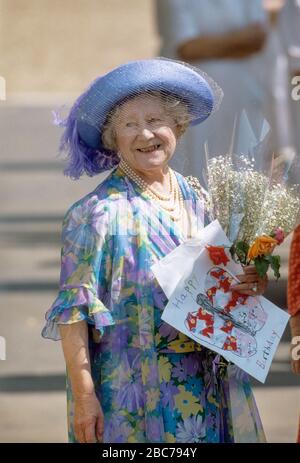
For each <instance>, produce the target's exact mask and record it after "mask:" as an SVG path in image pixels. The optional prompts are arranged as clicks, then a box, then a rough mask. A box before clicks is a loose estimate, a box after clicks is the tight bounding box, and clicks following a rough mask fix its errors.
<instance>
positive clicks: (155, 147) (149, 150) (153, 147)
mask: <svg viewBox="0 0 300 463" xmlns="http://www.w3.org/2000/svg"><path fill="white" fill-rule="evenodd" d="M160 146H161V145H160V144H158V145H151V146H148V147H146V148H138V151H140V152H141V153H152V152H153V151H156V150H158V149H159V148H160Z"/></svg>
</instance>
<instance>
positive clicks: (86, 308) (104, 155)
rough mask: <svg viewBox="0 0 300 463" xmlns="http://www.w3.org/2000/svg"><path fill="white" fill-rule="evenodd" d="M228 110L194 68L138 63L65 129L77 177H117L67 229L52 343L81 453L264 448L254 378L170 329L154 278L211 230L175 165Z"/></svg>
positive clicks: (85, 201) (250, 283)
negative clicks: (202, 446)
mask: <svg viewBox="0 0 300 463" xmlns="http://www.w3.org/2000/svg"><path fill="white" fill-rule="evenodd" d="M219 94H220V92H219ZM218 98H220V97H219V96H218V91H217V85H216V84H214V83H213V82H211V81H209V80H208V77H206V78H204V77H202V76H201V75H200V73H199V71H196V70H194V69H193V68H191V67H190V66H186V65H184V64H183V63H178V62H176V61H171V60H163V59H153V60H143V61H136V62H131V63H128V64H126V65H123V66H120V67H119V68H117V69H115V70H113V71H111V72H110V73H108V74H107V75H105V76H103V77H99V78H97V79H96V80H95V81H94V82H92V84H91V85H90V87H89V88H88V89H87V90H86V91H85V92H84V93H83V94H82V95H81V96H80V97H79V98H78V100H77V101H76V102H75V104H74V106H73V107H72V109H71V111H70V113H69V116H68V118H67V119H66V120H64V121H62V122H61V123H62V124H63V125H64V126H65V131H64V134H63V137H62V141H61V146H60V148H61V149H66V150H68V152H69V161H70V162H69V165H68V167H67V168H66V173H67V174H68V175H70V176H71V177H73V178H78V177H79V176H80V175H81V174H82V173H84V172H85V173H87V174H88V175H95V174H97V173H99V172H102V171H105V170H108V169H111V168H113V170H112V171H111V172H110V173H109V175H108V177H107V178H106V179H105V180H104V181H102V183H100V184H99V186H98V187H97V188H96V189H95V190H94V191H92V192H91V193H89V194H88V195H86V196H85V197H84V198H82V199H80V200H79V201H77V202H76V203H75V204H73V205H72V206H71V207H70V209H69V210H68V211H67V213H66V215H65V217H64V221H63V230H62V241H63V247H62V251H61V277H60V291H59V294H58V297H57V299H56V300H55V302H54V303H53V305H52V307H51V308H50V309H49V310H48V312H47V314H46V319H47V323H46V326H45V327H44V330H43V333H42V334H43V336H44V337H48V338H52V339H55V340H58V339H61V341H62V347H63V352H64V356H65V360H66V367H67V396H68V430H69V441H70V442H96V441H98V442H110V443H115V442H154V443H155V442H236V441H246V442H247V441H251V442H259V441H262V440H263V439H264V436H263V431H262V427H261V423H260V419H259V416H258V413H257V410H256V405H255V402H254V399H253V396H252V392H251V387H250V385H249V380H248V378H247V377H246V376H245V375H242V374H241V371H240V370H239V371H238V369H235V372H236V373H235V375H233V374H232V373H231V375H229V374H228V366H229V365H228V364H227V362H226V361H225V360H224V359H222V358H221V357H220V356H217V355H215V354H214V353H213V352H212V351H210V350H208V349H205V348H202V347H201V346H200V345H198V344H196V343H195V342H194V341H192V340H191V339H189V338H187V337H186V336H184V335H183V334H182V333H180V332H178V331H177V330H175V329H173V328H172V327H171V326H169V325H168V324H166V323H164V322H163V321H162V320H161V314H162V311H163V309H164V307H165V305H166V303H167V299H166V297H165V295H164V293H163V292H162V290H161V289H160V287H159V285H158V282H157V281H156V280H155V278H154V275H153V273H152V271H151V265H152V264H153V263H155V262H156V261H157V260H158V259H161V258H162V257H164V256H165V255H166V254H168V253H169V252H170V251H172V249H174V248H175V247H176V246H178V245H179V244H180V243H182V242H183V240H185V239H187V238H189V237H193V236H195V235H196V234H197V232H198V231H199V230H200V229H201V228H202V227H203V226H204V221H205V220H207V217H205V212H204V207H203V198H202V197H201V194H200V193H199V191H200V190H199V191H198V193H196V192H195V190H193V188H192V187H191V186H190V185H189V184H188V182H187V181H186V180H185V179H184V178H183V177H182V176H181V175H180V174H178V173H177V172H175V171H173V170H172V169H171V168H169V167H168V163H169V161H170V159H171V158H172V156H173V153H174V151H175V148H176V145H177V143H178V141H179V139H180V137H181V136H182V135H183V133H184V131H185V129H186V127H187V126H188V125H189V124H197V123H201V122H202V121H203V120H205V119H206V118H207V117H208V116H209V115H210V114H211V112H212V111H213V110H214V108H215V107H216V103H217V100H218ZM240 279H241V284H239V285H237V287H236V288H235V289H236V290H239V291H240V292H243V293H245V294H253V287H254V286H255V287H256V288H257V292H258V293H262V292H263V291H264V287H265V282H264V281H261V280H260V279H259V278H258V276H257V274H256V273H255V271H253V269H252V268H249V269H247V271H246V272H245V274H244V275H242V276H240ZM232 393H233V395H231V394H232ZM234 394H235V395H234ZM234 397H235V400H233V398H234ZM237 397H238V399H237Z"/></svg>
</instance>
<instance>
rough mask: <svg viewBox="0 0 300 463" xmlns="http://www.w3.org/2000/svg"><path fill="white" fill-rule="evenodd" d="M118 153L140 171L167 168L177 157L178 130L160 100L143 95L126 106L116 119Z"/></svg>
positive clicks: (123, 105)
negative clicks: (174, 157)
mask: <svg viewBox="0 0 300 463" xmlns="http://www.w3.org/2000/svg"><path fill="white" fill-rule="evenodd" d="M115 135H116V142H117V146H118V150H119V152H120V154H121V156H122V157H123V158H124V159H125V160H126V161H127V162H128V164H129V165H130V166H131V167H133V168H135V169H137V170H151V169H157V168H160V167H163V166H165V165H166V164H167V163H168V161H169V160H170V159H171V157H172V156H173V154H174V151H175V148H176V144H177V137H178V126H177V124H176V122H175V121H174V119H173V118H172V117H171V116H170V115H168V114H167V113H166V111H165V109H164V107H163V103H162V102H161V101H160V100H159V98H157V97H153V96H147V95H140V96H137V97H135V98H133V99H132V100H129V101H127V102H126V103H124V104H122V106H121V107H120V109H119V112H118V115H117V116H116V119H115Z"/></svg>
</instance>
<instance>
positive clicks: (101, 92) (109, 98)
mask: <svg viewBox="0 0 300 463" xmlns="http://www.w3.org/2000/svg"><path fill="white" fill-rule="evenodd" d="M155 90H158V91H161V92H163V93H167V94H171V95H174V96H176V97H178V98H179V99H181V100H182V101H184V102H185V103H186V104H187V106H188V109H189V112H190V114H191V125H196V124H199V123H201V122H203V121H204V120H205V119H207V117H208V116H209V115H210V113H211V112H212V109H213V106H214V94H213V91H212V88H211V87H210V85H209V83H208V82H207V81H206V80H205V79H204V78H203V77H202V76H201V75H200V74H199V73H197V72H196V71H194V70H193V69H192V68H191V67H189V66H187V65H184V64H181V63H178V62H177V61H172V60H167V59H149V60H140V61H133V62H130V63H127V64H125V65H123V66H120V67H118V68H116V69H114V70H113V71H111V72H109V73H108V74H106V75H104V76H102V77H99V78H97V79H96V80H95V81H94V82H93V83H92V84H91V86H90V87H89V88H88V89H87V91H86V92H85V94H83V95H81V97H80V102H79V104H78V105H77V107H76V111H75V118H76V121H77V130H78V133H79V136H80V138H81V139H82V140H83V141H84V143H85V144H86V145H87V146H88V147H90V148H93V149H100V150H101V149H103V146H102V129H103V125H104V123H105V121H106V119H107V116H108V114H109V113H110V111H111V110H112V109H113V108H114V107H115V106H116V105H118V104H120V103H121V102H122V101H124V100H125V99H127V98H130V97H131V96H132V97H134V96H136V95H138V94H141V93H146V92H147V91H155Z"/></svg>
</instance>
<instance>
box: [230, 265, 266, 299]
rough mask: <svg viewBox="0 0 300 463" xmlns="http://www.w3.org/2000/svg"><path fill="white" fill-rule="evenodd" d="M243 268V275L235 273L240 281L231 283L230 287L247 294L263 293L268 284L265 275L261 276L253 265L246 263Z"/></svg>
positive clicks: (256, 294)
mask: <svg viewBox="0 0 300 463" xmlns="http://www.w3.org/2000/svg"><path fill="white" fill-rule="evenodd" d="M243 270H244V274H243V275H236V277H237V278H238V279H239V280H240V282H241V283H238V284H234V285H231V287H230V289H231V290H232V291H238V292H239V293H241V294H246V295H247V296H258V295H259V296H261V295H262V294H264V293H265V291H266V288H267V286H268V277H267V275H266V276H265V277H264V278H261V277H260V276H259V275H258V273H257V271H256V268H255V266H254V265H247V266H245V267H243Z"/></svg>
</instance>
